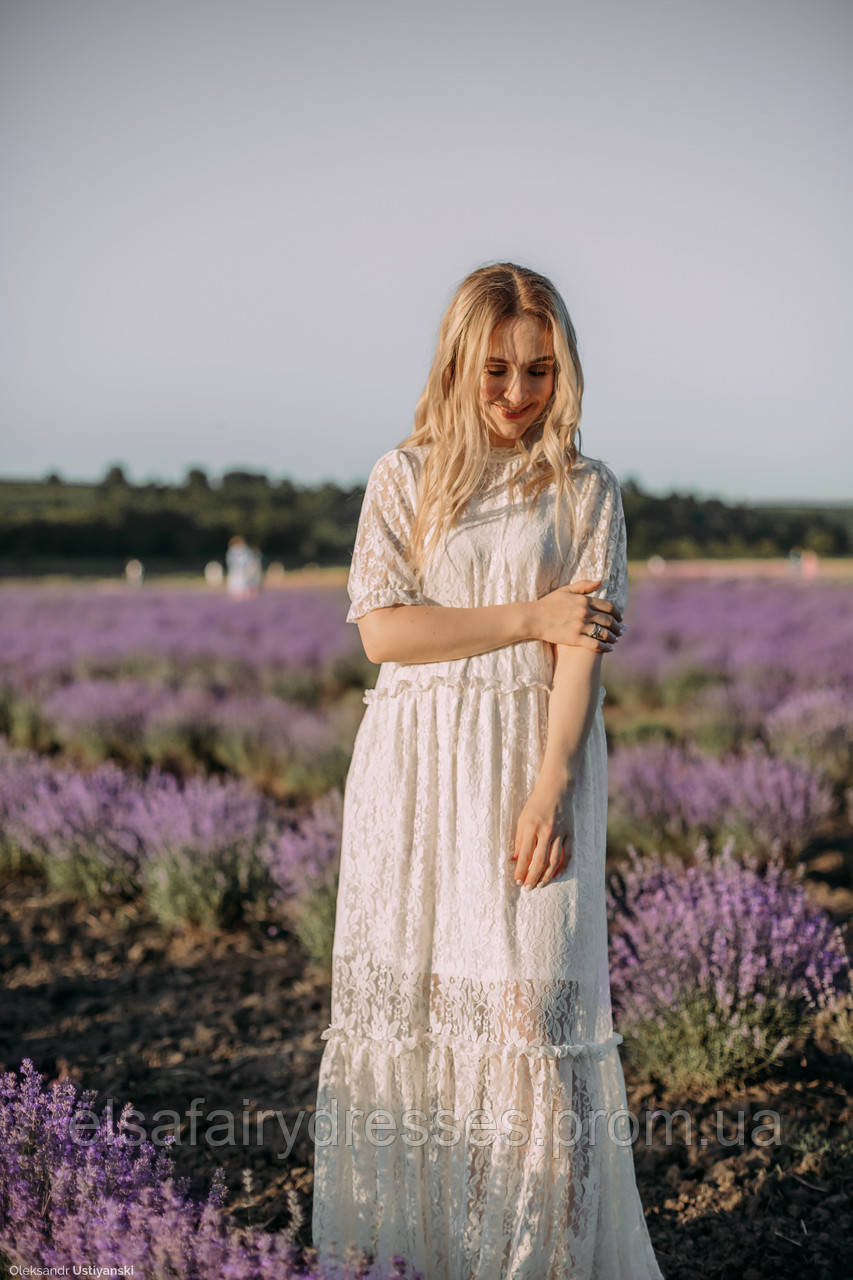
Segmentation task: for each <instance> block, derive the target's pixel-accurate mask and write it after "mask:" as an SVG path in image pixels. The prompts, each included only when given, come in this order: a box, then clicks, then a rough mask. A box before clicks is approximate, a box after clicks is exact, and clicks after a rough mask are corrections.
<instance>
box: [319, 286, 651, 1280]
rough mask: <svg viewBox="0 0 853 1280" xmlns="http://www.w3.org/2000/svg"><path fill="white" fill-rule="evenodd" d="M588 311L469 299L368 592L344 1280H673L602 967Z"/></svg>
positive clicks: (358, 583)
mask: <svg viewBox="0 0 853 1280" xmlns="http://www.w3.org/2000/svg"><path fill="white" fill-rule="evenodd" d="M582 394H583V376H582V372H581V366H580V361H579V359H578V352H577V344H576V339H575V333H574V329H573V326H572V322H571V319H570V317H569V314H568V311H567V310H566V306H565V303H564V302H563V300H562V298H561V297H560V295H559V294H558V293H557V291H556V289H555V288H554V286H553V285H552V284H551V283H550V281H549V280H547V279H546V278H545V277H543V276H541V275H539V274H537V273H535V272H533V271H530V270H528V269H525V268H523V267H519V266H516V265H514V264H512V263H501V264H498V265H494V266H486V267H482V268H480V269H479V270H477V271H474V272H473V273H472V274H471V275H470V276H468V277H467V278H466V279H465V280H464V281H463V282H462V284H461V285H460V286H459V288H458V289H457V291H456V294H455V296H454V298H453V300H452V302H451V304H450V307H449V308H448V311H447V313H446V315H445V317H444V320H443V322H442V325H441V330H440V334H439V340H438V348H437V351H436V354H435V360H434V363H433V366H432V370H431V372H430V375H429V379H428V382H427V385H426V389H425V391H424V393H423V395H422V396H421V399H420V401H419V403H418V405H417V409H416V413H415V426H414V430H413V431H412V433H411V434H410V435H409V436H408V437H407V438H406V439H405V440H404V441H403V442H402V444H401V445H400V446H399V447H397V448H394V449H391V450H389V451H388V452H387V453H385V454H383V456H382V457H381V458H380V459H379V460H378V462H376V464H375V466H374V467H373V469H372V471H371V473H370V477H369V479H368V483H367V487H366V490H365V495H364V503H363V506H362V511H361V516H360V519H359V525H358V532H357V536H356V543H355V548H354V551H353V557H352V568H351V572H350V577H349V587H348V589H349V595H350V600H351V608H350V610H349V613H348V615H347V620H348V621H350V622H356V623H357V624H358V627H359V631H360V634H361V637H362V641H363V644H364V648H365V651H366V653H367V656H368V657H369V658H371V659H372V660H373V661H374V662H377V663H379V664H381V665H380V670H379V675H378V678H377V681H376V686H375V688H374V689H372V690H368V691H367V692H366V693H365V695H364V700H365V702H366V703H367V710H366V712H365V714H364V717H363V719H362V722H361V724H360V726H359V730H358V734H357V736H356V740H355V745H354V751H353V757H352V763H351V766H350V770H349V774H348V777H347V784H346V792H345V803H344V818H343V838H342V848H341V868H340V880H339V887H338V899H337V917H336V923H335V937H334V950H333V975H332V1009H331V1012H332V1021H331V1025H330V1027H329V1028H328V1029H327V1030H326V1031H325V1032H324V1033H323V1038H324V1039H325V1040H326V1042H327V1043H326V1045H325V1048H324V1052H323V1057H322V1060H321V1067H320V1079H319V1087H318V1096H317V1116H316V1127H315V1138H314V1141H315V1171H314V1207H313V1233H314V1244H315V1246H316V1247H317V1249H318V1251H319V1255H320V1259H321V1261H327V1260H331V1259H332V1258H333V1257H334V1256H335V1254H337V1256H339V1257H342V1256H343V1255H344V1253H345V1250H346V1247H347V1245H348V1244H349V1243H350V1242H354V1243H355V1244H357V1245H359V1246H360V1247H362V1248H366V1249H370V1250H372V1251H373V1253H374V1255H375V1258H376V1261H377V1262H378V1264H379V1265H380V1266H387V1265H388V1264H389V1263H390V1260H391V1259H392V1258H393V1256H394V1255H400V1256H402V1257H404V1258H405V1259H407V1260H408V1261H409V1262H411V1263H413V1264H414V1265H416V1266H417V1267H418V1268H419V1269H420V1270H421V1271H422V1272H423V1273H424V1276H425V1277H427V1280H510V1278H511V1280H522V1278H523V1280H568V1277H572V1280H582V1278H585V1277H589V1278H592V1277H596V1278H597V1280H629V1278H630V1280H650V1278H652V1277H660V1275H661V1273H660V1270H659V1268H658V1265H657V1262H656V1260H655V1256H654V1252H653V1250H652V1246H651V1243H650V1240H649V1236H648V1232H647V1229H646V1224H645V1219H644V1217H643V1211H642V1207H641V1204H640V1199H639V1195H638V1192H637V1187H636V1183H635V1180H634V1166H633V1159H632V1150H631V1145H630V1130H629V1129H628V1131H627V1132H626V1123H625V1117H624V1116H623V1117H622V1122H621V1124H620V1123H618V1122H616V1121H615V1113H616V1112H617V1110H618V1109H619V1108H624V1107H625V1106H626V1095H625V1084H624V1078H623V1074H622V1067H621V1062H620V1058H619V1051H618V1045H619V1043H620V1042H621V1039H622V1037H621V1035H619V1034H618V1033H615V1032H614V1029H613V1024H612V1021H611V1010H610V987H609V974H608V966H607V925H606V916H605V895H604V884H605V881H604V855H605V825H606V818H607V754H606V742H605V735H604V723H603V718H602V712H601V702H602V699H603V697H604V689H603V688H602V687H601V684H600V675H601V664H602V660H603V657H604V655H605V654H606V653H609V652H610V651H612V649H613V647H614V645H615V644H616V643H617V641H618V637H619V636H620V634H621V633H622V631H623V626H622V612H623V609H624V607H625V603H626V595H627V568H626V534H625V522H624V517H623V512H622V502H621V495H620V491H619V485H618V483H617V481H616V479H615V478H614V475H613V473H612V472H611V471H610V470H609V468H608V467H606V466H605V465H604V463H602V462H599V461H596V460H594V459H592V458H588V457H585V456H584V455H583V454H582V453H581V452H580V451H579V447H578V443H577V434H578V425H579V421H580V416H581V398H582Z"/></svg>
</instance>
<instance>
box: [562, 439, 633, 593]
mask: <svg viewBox="0 0 853 1280" xmlns="http://www.w3.org/2000/svg"><path fill="white" fill-rule="evenodd" d="M580 578H600V579H601V586H600V587H597V588H596V589H595V591H594V592H593V594H594V595H597V596H601V597H602V598H603V599H605V600H609V601H610V602H611V603H612V604H615V605H616V608H617V609H619V610H620V611H621V612H622V613H624V611H625V606H626V604H627V602H628V535H627V529H626V527H625V512H624V510H623V508H622V490H621V489H620V487H619V481H618V480H617V479H616V477H615V475H614V474H613V472H612V471H611V470H610V468H609V467H606V466H604V464H603V463H599V464H598V466H597V467H596V468H595V470H594V471H593V472H592V474H591V476H590V479H589V481H588V484H587V485H585V486H584V491H583V494H582V500H581V503H580V518H579V528H578V531H577V538H576V542H575V555H574V557H573V561H572V572H571V575H570V577H569V581H570V582H575V581H577V580H578V579H580Z"/></svg>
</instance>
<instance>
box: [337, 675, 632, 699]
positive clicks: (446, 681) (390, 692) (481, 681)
mask: <svg viewBox="0 0 853 1280" xmlns="http://www.w3.org/2000/svg"><path fill="white" fill-rule="evenodd" d="M438 686H444V687H445V688H451V689H468V688H475V689H480V690H486V689H491V690H493V691H494V692H495V693H503V694H506V693H521V692H523V691H525V690H527V689H544V691H545V692H546V693H550V692H551V686H550V685H549V684H546V683H545V682H544V681H543V680H519V681H516V682H515V683H513V684H504V683H502V682H501V681H500V680H490V679H489V678H488V677H487V676H461V677H460V676H430V678H429V679H428V680H426V681H425V682H424V683H423V684H406V683H401V684H397V685H394V686H393V687H392V688H390V689H365V691H364V696H363V697H362V702H365V703H367V705H368V706H369V705H370V703H371V702H374V701H378V700H379V699H381V698H397V697H399V696H400V694H401V693H428V692H429V691H430V690H431V689H434V688H436V687H438ZM606 692H607V691H606V689H605V688H604V686H603V685H602V686H601V690H600V692H599V695H598V705H599V706H601V704H602V702H603V701H604V697H605V694H606Z"/></svg>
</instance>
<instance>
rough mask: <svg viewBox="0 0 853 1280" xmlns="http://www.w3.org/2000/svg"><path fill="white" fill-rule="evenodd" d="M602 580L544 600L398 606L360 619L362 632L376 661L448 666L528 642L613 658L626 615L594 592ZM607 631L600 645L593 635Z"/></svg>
mask: <svg viewBox="0 0 853 1280" xmlns="http://www.w3.org/2000/svg"><path fill="white" fill-rule="evenodd" d="M598 585H599V582H598V581H594V582H593V581H580V582H573V583H571V584H570V585H569V586H565V587H558V588H557V589H556V591H550V592H548V594H547V595H544V596H541V597H540V598H539V599H538V600H522V601H517V602H513V603H511V604H491V605H481V606H479V607H477V608H470V609H465V608H450V607H445V606H444V605H432V604H423V605H410V604H393V605H388V606H385V607H384V608H381V609H371V610H370V612H369V613H365V614H364V615H363V616H362V617H360V618H359V619H358V620H357V622H358V630H359V634H360V635H361V639H362V644H363V645H364V652H365V653H366V655H367V657H368V658H369V660H370V661H371V662H447V661H451V660H452V659H454V658H471V657H473V656H474V655H476V654H479V653H490V652H491V651H492V650H493V649H502V648H503V647H504V646H505V645H509V644H517V643H519V642H520V641H524V640H544V641H546V642H548V643H550V644H566V645H580V646H581V647H582V648H588V649H592V650H593V651H594V652H596V653H609V652H610V651H611V650H612V648H613V646H614V644H615V642H616V639H617V637H618V636H619V635H620V634H621V630H622V628H621V622H622V614H621V612H620V611H619V610H618V609H617V608H616V607H615V606H614V605H613V604H611V603H610V601H608V600H603V599H601V598H599V597H597V596H592V595H590V594H588V593H590V592H591V591H592V590H593V589H594V588H595V587H597V586H598ZM595 622H598V623H599V625H600V626H602V627H604V628H605V634H604V636H603V637H602V638H601V639H600V640H594V639H593V638H592V637H591V636H590V634H589V632H590V631H591V630H592V625H593V623H595Z"/></svg>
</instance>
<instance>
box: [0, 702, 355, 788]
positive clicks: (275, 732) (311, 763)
mask: <svg viewBox="0 0 853 1280" xmlns="http://www.w3.org/2000/svg"><path fill="white" fill-rule="evenodd" d="M5 719H6V729H7V733H8V736H9V738H10V740H11V741H12V742H14V743H15V745H17V746H22V747H30V748H34V749H37V750H40V751H42V752H45V751H52V750H54V749H55V748H57V747H59V748H62V749H63V750H64V751H65V753H66V755H68V757H69V758H70V759H71V760H73V761H74V762H76V763H79V764H83V765H90V764H94V763H97V762H99V761H102V760H107V759H112V760H115V761H116V762H118V763H119V764H123V765H126V766H128V767H130V768H134V769H139V770H144V769H146V768H148V767H149V766H150V765H152V764H159V765H161V766H162V767H164V768H168V769H170V770H172V771H174V772H177V773H179V774H180V775H182V776H186V775H189V774H192V773H196V772H198V771H199V770H203V771H215V770H219V769H225V770H227V771H229V772H231V773H234V774H237V775H239V776H241V777H246V778H249V779H251V780H253V781H255V782H257V783H259V784H262V785H265V786H268V787H269V788H270V789H271V790H273V792H274V793H275V794H276V795H277V796H278V797H279V798H281V799H285V798H293V799H297V800H298V799H305V798H308V797H309V796H313V795H319V794H322V793H323V792H325V791H327V790H328V789H329V788H330V787H333V786H341V785H342V784H343V781H344V778H345V776H346V770H347V766H348V763H349V755H350V750H351V738H349V737H348V734H351V726H348V725H346V724H345V723H343V722H342V717H341V714H340V712H339V710H338V708H337V707H336V706H333V707H332V708H330V709H329V710H327V711H323V712H321V711H319V710H317V709H314V708H310V707H306V706H303V705H302V704H300V703H294V702H287V701H283V700H282V699H280V698H275V697H272V696H271V695H268V694H258V695H255V696H250V695H233V694H219V693H214V692H212V691H211V690H209V689H207V688H201V687H185V688H179V689H171V688H169V687H167V686H164V685H156V684H153V685H152V684H149V683H146V682H145V681H142V680H134V679H128V678H125V679H118V680H107V679H89V680H75V681H72V682H70V683H68V684H65V685H61V686H59V687H58V688H56V689H54V690H53V692H51V693H49V694H47V695H46V696H45V697H44V698H43V699H41V700H40V701H36V700H35V699H34V698H32V697H30V698H28V699H26V700H25V701H20V702H19V701H16V700H15V699H14V698H11V697H9V696H8V695H7V699H6V703H5Z"/></svg>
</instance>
